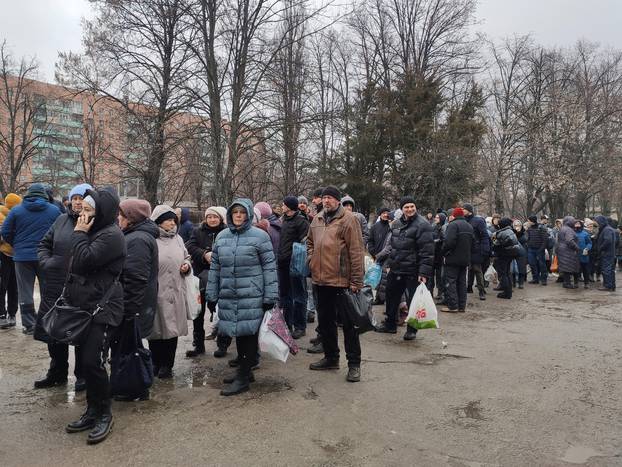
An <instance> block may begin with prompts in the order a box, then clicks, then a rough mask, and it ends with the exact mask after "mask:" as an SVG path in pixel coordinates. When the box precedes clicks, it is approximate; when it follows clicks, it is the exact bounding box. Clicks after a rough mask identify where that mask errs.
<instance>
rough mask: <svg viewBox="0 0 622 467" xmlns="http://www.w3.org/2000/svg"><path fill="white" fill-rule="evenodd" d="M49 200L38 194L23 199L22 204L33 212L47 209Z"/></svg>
mask: <svg viewBox="0 0 622 467" xmlns="http://www.w3.org/2000/svg"><path fill="white" fill-rule="evenodd" d="M48 204H50V203H49V201H48V200H47V199H43V198H40V197H38V196H28V197H26V198H24V200H23V201H22V206H24V208H26V209H28V210H29V211H31V212H39V211H45V209H46V208H47V206H48Z"/></svg>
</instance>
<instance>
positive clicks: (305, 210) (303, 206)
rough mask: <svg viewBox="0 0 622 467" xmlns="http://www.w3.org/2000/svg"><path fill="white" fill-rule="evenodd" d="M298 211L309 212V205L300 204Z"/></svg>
mask: <svg viewBox="0 0 622 467" xmlns="http://www.w3.org/2000/svg"><path fill="white" fill-rule="evenodd" d="M298 209H300V210H301V211H302V212H307V205H306V204H305V203H300V204H299V205H298Z"/></svg>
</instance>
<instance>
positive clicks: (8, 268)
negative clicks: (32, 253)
mask: <svg viewBox="0 0 622 467" xmlns="http://www.w3.org/2000/svg"><path fill="white" fill-rule="evenodd" d="M21 203H22V197H21V196H19V195H17V194H15V193H9V194H8V195H6V197H5V198H4V206H0V228H1V226H2V224H3V223H4V221H5V219H6V216H8V215H9V212H10V211H11V209H13V208H14V207H15V206H18V205H20V204H21ZM0 265H1V266H0V329H10V328H12V327H15V316H16V315H17V304H18V296H17V280H16V278H15V262H14V261H13V247H11V245H9V244H8V243H7V242H5V241H4V240H3V239H2V238H0Z"/></svg>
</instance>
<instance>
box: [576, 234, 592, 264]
mask: <svg viewBox="0 0 622 467" xmlns="http://www.w3.org/2000/svg"><path fill="white" fill-rule="evenodd" d="M577 240H578V241H579V253H578V254H579V261H581V262H582V263H583V264H587V263H589V262H590V253H589V252H590V250H591V249H592V238H591V237H590V234H589V233H587V232H586V231H585V230H583V229H581V231H580V232H577ZM586 248H587V251H588V254H587V255H585V256H584V255H583V250H585V249H586Z"/></svg>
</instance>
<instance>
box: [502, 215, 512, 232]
mask: <svg viewBox="0 0 622 467" xmlns="http://www.w3.org/2000/svg"><path fill="white" fill-rule="evenodd" d="M511 225H512V219H510V218H509V217H504V218H503V219H501V220H500V221H499V228H500V229H503V228H504V227H509V226H511Z"/></svg>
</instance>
